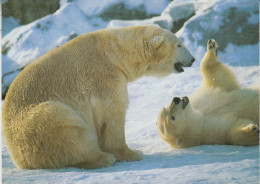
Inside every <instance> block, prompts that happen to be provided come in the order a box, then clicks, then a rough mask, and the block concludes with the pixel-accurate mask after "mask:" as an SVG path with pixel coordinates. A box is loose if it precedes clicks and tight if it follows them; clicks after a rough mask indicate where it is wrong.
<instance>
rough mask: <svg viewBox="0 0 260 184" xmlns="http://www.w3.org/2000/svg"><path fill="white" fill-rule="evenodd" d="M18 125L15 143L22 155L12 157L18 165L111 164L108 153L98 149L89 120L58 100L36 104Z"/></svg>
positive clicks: (89, 165)
mask: <svg viewBox="0 0 260 184" xmlns="http://www.w3.org/2000/svg"><path fill="white" fill-rule="evenodd" d="M89 121H91V118H89ZM91 123H92V124H91ZM22 124H23V128H22V129H20V130H19V131H21V132H19V134H20V135H21V136H20V138H21V139H20V142H18V146H19V147H20V149H22V150H23V154H20V155H19V156H16V157H15V158H16V159H21V160H18V161H17V162H18V163H19V164H18V165H20V167H21V168H36V169H38V168H61V167H80V168H85V169H94V168H101V167H107V166H111V165H113V164H114V163H115V157H114V156H113V155H112V154H110V153H105V152H102V151H101V150H100V148H99V145H98V138H97V134H96V130H95V127H94V126H93V122H85V121H84V120H83V118H82V117H81V116H80V115H79V114H78V113H77V112H76V111H75V110H73V109H72V108H71V107H69V106H67V105H65V104H63V103H61V102H53V101H48V102H44V103H41V104H39V105H37V106H36V107H34V108H32V109H31V110H30V111H29V112H28V117H27V118H26V119H25V120H24V122H23V123H22ZM39 155H40V156H39ZM23 157H24V158H23ZM24 161H25V163H24Z"/></svg>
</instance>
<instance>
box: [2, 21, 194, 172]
mask: <svg viewBox="0 0 260 184" xmlns="http://www.w3.org/2000/svg"><path fill="white" fill-rule="evenodd" d="M193 62H194V58H193V57H192V55H191V54H190V53H189V51H188V50H187V49H186V48H185V47H183V45H182V43H181V41H180V40H179V39H178V38H177V37H176V36H175V35H174V34H173V33H171V32H169V31H167V30H165V29H161V28H159V27H157V26H152V25H149V26H136V27H128V28H118V29H104V30H99V31H96V32H92V33H88V34H84V35H81V36H78V37H77V38H75V39H73V40H72V41H70V42H68V43H66V44H64V45H62V46H60V47H58V48H55V49H53V50H52V51H50V52H48V53H46V54H45V55H43V56H41V57H40V58H39V59H37V60H35V61H34V62H32V63H31V64H30V65H28V66H27V67H26V68H25V69H24V70H23V71H22V72H21V73H20V74H19V75H18V76H17V78H16V79H15V80H14V82H13V83H12V85H11V86H10V88H9V91H8V94H7V96H6V100H5V103H4V108H3V128H4V137H5V140H6V143H7V146H8V150H9V153H10V155H11V158H12V160H13V162H14V163H15V165H16V166H17V167H19V168H23V169H40V168H61V167H70V166H71V167H79V168H86V169H93V168H101V167H107V166H111V165H113V164H114V163H115V161H123V160H126V161H136V160H141V159H142V158H143V155H142V153H141V152H139V151H133V150H131V149H130V148H129V147H128V146H127V144H126V141H125V132H124V128H125V114H126V109H127V105H128V93H127V82H129V81H133V80H135V79H137V78H139V77H141V76H144V75H159V76H162V75H168V74H170V73H172V72H173V73H180V72H183V71H184V70H183V66H191V65H192V63H193Z"/></svg>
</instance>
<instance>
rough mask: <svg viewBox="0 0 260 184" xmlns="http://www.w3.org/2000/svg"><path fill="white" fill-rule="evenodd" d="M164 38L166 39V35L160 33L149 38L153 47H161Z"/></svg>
mask: <svg viewBox="0 0 260 184" xmlns="http://www.w3.org/2000/svg"><path fill="white" fill-rule="evenodd" d="M163 40H164V36H160V35H158V36H155V37H153V38H152V39H150V40H149V43H150V44H151V45H152V46H153V47H155V48H158V47H160V45H161V44H162V42H163Z"/></svg>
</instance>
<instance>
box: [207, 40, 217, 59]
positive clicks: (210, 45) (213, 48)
mask: <svg viewBox="0 0 260 184" xmlns="http://www.w3.org/2000/svg"><path fill="white" fill-rule="evenodd" d="M217 48H218V44H217V42H216V41H215V40H214V39H210V40H209V41H208V43H207V50H208V52H213V53H214V54H215V55H216V56H217V55H218V53H217Z"/></svg>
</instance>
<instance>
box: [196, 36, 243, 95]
mask: <svg viewBox="0 0 260 184" xmlns="http://www.w3.org/2000/svg"><path fill="white" fill-rule="evenodd" d="M217 48H218V44H217V43H216V41H215V40H213V39H211V40H209V41H208V43H207V53H206V55H205V56H204V58H203V60H202V61H201V71H202V74H203V80H204V84H205V85H206V86H209V87H214V88H216V87H218V88H221V89H223V90H225V91H232V90H235V89H239V88H240V86H239V84H238V82H237V79H236V76H235V75H234V74H233V72H232V71H231V70H230V69H229V68H228V67H227V66H226V65H224V64H222V63H221V62H220V61H219V58H218V55H217Z"/></svg>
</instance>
